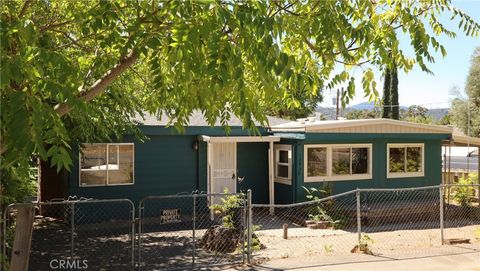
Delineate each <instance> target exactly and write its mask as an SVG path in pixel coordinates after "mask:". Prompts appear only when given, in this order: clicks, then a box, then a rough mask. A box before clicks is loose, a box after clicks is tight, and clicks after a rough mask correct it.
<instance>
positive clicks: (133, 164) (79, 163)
mask: <svg viewBox="0 0 480 271" xmlns="http://www.w3.org/2000/svg"><path fill="white" fill-rule="evenodd" d="M84 144H85V145H106V146H107V150H106V151H107V157H106V158H107V163H106V169H104V170H106V172H107V174H106V175H107V176H106V182H105V184H90V185H89V184H82V152H81V151H80V152H78V186H79V187H99V186H124V185H134V184H135V144H134V143H84ZM110 145H115V146H120V145H131V146H132V182H131V183H118V184H109V183H108V146H110ZM117 164H118V165H120V148H117ZM86 171H89V170H86ZM98 171H100V169H99V170H98Z"/></svg>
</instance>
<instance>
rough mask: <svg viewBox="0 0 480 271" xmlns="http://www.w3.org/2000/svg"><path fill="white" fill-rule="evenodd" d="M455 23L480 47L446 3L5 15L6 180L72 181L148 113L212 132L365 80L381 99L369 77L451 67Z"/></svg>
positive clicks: (48, 7) (107, 8)
mask: <svg viewBox="0 0 480 271" xmlns="http://www.w3.org/2000/svg"><path fill="white" fill-rule="evenodd" d="M446 11H448V12H450V13H451V14H452V16H453V18H457V19H460V21H461V26H464V27H465V28H464V32H466V34H467V35H471V36H478V33H479V29H480V25H479V24H478V23H476V22H474V21H473V20H472V19H471V18H470V17H469V16H468V15H467V14H465V13H464V12H462V11H460V10H458V9H456V8H455V7H453V6H452V5H451V4H450V2H449V1H446V0H445V1H443V0H442V1H438V0H435V1H434V0H430V1H421V2H409V3H405V2H403V1H394V2H384V1H360V0H356V1H346V0H342V1H336V2H334V1H313V0H312V1H293V2H289V1H287V2H281V1H268V2H267V1H251V2H248V1H247V2H245V1H239V2H236V1H215V2H203V1H198V2H197V1H195V2H185V3H183V2H179V1H155V0H153V1H148V2H147V1H132V2H124V1H120V0H112V1H47V0H39V1H32V0H25V1H20V0H16V1H6V2H3V3H2V10H1V30H0V35H1V40H2V43H1V54H0V55H1V59H0V60H1V61H0V62H1V80H0V88H1V97H0V98H1V137H0V139H1V141H0V152H1V155H2V164H1V167H2V168H11V167H15V168H18V169H19V172H27V171H28V168H29V167H28V164H29V161H30V160H31V157H32V156H38V157H40V158H41V159H42V160H45V161H47V160H50V161H51V163H52V164H53V165H54V166H57V167H58V168H59V169H60V168H63V167H67V168H68V167H69V166H70V165H71V163H72V160H71V157H70V154H71V149H72V148H74V147H78V145H79V144H80V143H81V142H86V141H99V140H101V139H103V138H112V137H118V136H121V135H122V134H124V133H126V132H135V131H136V130H135V126H134V125H132V123H131V119H132V117H133V116H135V115H137V114H142V112H143V111H147V112H150V113H166V114H167V115H168V116H170V117H171V119H172V120H173V122H172V125H174V126H175V127H177V128H178V129H181V127H182V125H184V124H186V121H187V119H188V117H189V115H190V114H191V113H192V111H193V110H195V109H200V110H201V111H202V112H203V113H204V115H205V117H206V118H207V119H208V121H209V122H210V123H211V124H213V123H214V122H215V120H216V119H220V120H221V122H222V123H224V124H226V123H227V121H228V118H229V117H230V115H231V114H235V115H237V116H239V117H240V118H241V120H242V121H243V123H244V125H245V127H246V128H250V129H254V120H257V121H259V122H260V123H263V124H266V121H267V119H266V117H265V113H266V112H268V110H271V108H272V107H273V108H275V107H277V106H278V104H281V105H282V106H283V105H286V107H287V108H289V109H293V108H297V107H299V101H298V97H302V95H295V93H296V92H302V93H304V94H305V95H306V96H310V95H311V96H315V95H318V93H319V91H320V90H323V89H326V90H328V89H334V88H335V87H336V86H337V85H339V84H342V83H345V84H348V87H347V95H345V96H344V99H345V101H344V102H348V100H349V99H351V98H352V97H353V95H354V94H355V83H354V71H355V69H351V68H352V67H359V66H361V67H362V70H363V74H362V85H363V90H364V92H365V95H366V96H368V97H369V98H370V99H372V100H373V99H376V97H377V96H378V93H377V90H376V83H375V81H374V74H373V71H372V69H371V67H367V66H366V65H367V64H368V65H374V66H377V67H384V66H388V65H392V62H393V59H395V61H396V63H397V65H398V68H399V69H403V70H404V71H409V70H411V69H412V68H413V66H414V65H418V66H420V67H421V68H422V69H423V70H424V71H427V72H428V71H429V69H428V67H427V64H426V63H427V62H433V61H434V58H433V55H432V54H433V52H434V51H435V52H441V53H442V55H445V54H446V52H445V49H444V47H443V46H442V45H440V44H439V43H438V41H437V39H436V36H437V35H438V36H439V35H442V34H443V35H447V36H449V37H455V33H454V32H452V31H450V30H448V29H445V28H444V27H443V25H442V24H441V22H439V21H438V17H439V15H440V14H443V13H444V12H446ZM424 22H427V23H424ZM427 28H430V29H432V30H433V33H435V35H430V34H428V33H429V32H428V31H427ZM396 30H399V31H403V32H406V33H408V35H409V37H410V38H411V45H412V47H413V49H414V55H413V56H407V55H405V54H404V53H403V52H402V51H401V50H400V49H399V41H398V37H397V33H396ZM338 65H340V67H341V69H337V68H336V67H339V66H338ZM25 175H28V174H25Z"/></svg>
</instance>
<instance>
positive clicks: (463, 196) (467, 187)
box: [452, 174, 478, 206]
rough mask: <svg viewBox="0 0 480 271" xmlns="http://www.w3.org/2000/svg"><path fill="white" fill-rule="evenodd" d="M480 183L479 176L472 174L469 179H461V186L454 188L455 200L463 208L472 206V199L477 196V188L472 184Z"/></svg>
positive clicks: (459, 182)
mask: <svg viewBox="0 0 480 271" xmlns="http://www.w3.org/2000/svg"><path fill="white" fill-rule="evenodd" d="M477 183H478V175H477V174H470V175H469V176H468V177H467V178H460V180H459V181H458V184H459V185H462V186H453V187H452V190H453V198H454V200H455V201H456V202H458V203H459V204H460V205H461V206H470V204H471V203H470V197H472V196H474V195H475V187H474V186H473V185H472V184H477Z"/></svg>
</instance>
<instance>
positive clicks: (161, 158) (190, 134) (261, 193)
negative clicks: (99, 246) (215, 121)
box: [69, 126, 268, 203]
mask: <svg viewBox="0 0 480 271" xmlns="http://www.w3.org/2000/svg"><path fill="white" fill-rule="evenodd" d="M140 129H141V130H142V132H144V133H145V134H146V135H147V136H148V139H147V140H146V141H145V142H134V143H135V158H134V159H135V165H134V167H135V169H134V175H135V177H134V184H132V185H123V186H96V187H79V184H78V183H79V182H78V178H79V168H78V166H79V165H78V160H77V161H74V167H73V168H72V170H71V173H70V182H69V194H70V195H72V196H77V197H86V198H96V199H109V198H128V199H131V200H133V201H135V202H138V201H139V200H140V199H142V198H143V197H145V196H152V195H172V194H179V193H191V192H192V191H195V190H198V191H203V192H205V191H207V190H208V189H207V144H206V143H205V142H199V144H198V145H199V148H198V150H197V151H196V150H194V149H193V143H194V141H196V140H197V137H198V135H211V136H225V135H226V134H225V130H224V129H223V128H221V127H213V128H210V127H189V128H187V129H186V131H185V133H183V134H181V135H179V134H178V133H176V132H175V130H173V129H170V128H164V127H152V126H141V127H140ZM260 132H261V133H262V134H264V135H266V131H265V130H264V129H261V130H260ZM248 134H249V131H248V130H243V129H242V128H241V127H232V130H231V132H230V134H229V135H230V136H239V135H248ZM122 142H133V139H132V138H130V137H126V138H125V139H124V140H123V141H122ZM75 157H77V158H78V155H75ZM237 168H238V175H239V176H244V177H245V179H244V182H243V183H242V184H239V185H238V189H239V190H245V191H246V190H247V189H252V191H253V200H254V202H262V203H266V202H268V143H238V146H237Z"/></svg>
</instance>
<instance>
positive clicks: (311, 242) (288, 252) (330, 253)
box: [254, 225, 480, 262]
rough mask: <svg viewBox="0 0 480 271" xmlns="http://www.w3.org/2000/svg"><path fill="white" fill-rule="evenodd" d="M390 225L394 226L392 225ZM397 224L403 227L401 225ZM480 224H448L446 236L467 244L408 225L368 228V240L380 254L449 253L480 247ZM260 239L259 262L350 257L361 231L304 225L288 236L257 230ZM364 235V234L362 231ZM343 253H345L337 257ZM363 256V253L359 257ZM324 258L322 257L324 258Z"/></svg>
mask: <svg viewBox="0 0 480 271" xmlns="http://www.w3.org/2000/svg"><path fill="white" fill-rule="evenodd" d="M390 228H395V226H394V225H391V227H390ZM397 228H400V229H401V228H402V227H400V226H398V227H397ZM479 229H480V225H473V226H463V227H457V228H447V229H445V231H444V238H445V239H450V238H463V239H469V241H470V243H468V244H458V245H455V246H452V245H443V246H442V245H441V241H440V240H441V235H440V229H438V228H432V229H407V230H392V231H381V232H368V228H367V229H366V231H367V233H366V234H367V235H368V237H370V239H371V241H370V242H366V243H367V245H368V247H369V249H370V250H371V252H372V253H373V254H374V255H375V256H378V257H386V258H395V259H400V258H408V257H412V256H415V257H418V256H422V255H423V256H429V255H432V253H433V254H438V253H441V254H444V253H445V254H448V253H451V252H458V251H459V249H460V250H465V251H480V235H479V233H476V231H480V230H479ZM256 234H257V235H258V237H259V239H260V242H261V243H262V244H263V245H265V246H266V248H265V249H262V250H260V251H256V252H255V254H254V255H255V259H256V260H257V261H259V262H265V261H271V260H276V259H295V260H298V259H299V258H301V257H308V256H314V255H316V256H320V257H325V259H326V260H327V259H330V260H333V259H334V258H337V260H340V261H347V262H348V261H350V260H352V259H350V258H352V257H353V258H354V259H357V258H358V257H356V256H354V255H352V253H351V252H350V251H351V250H352V249H353V248H354V246H355V245H356V244H357V243H358V234H357V233H356V232H349V231H344V230H332V229H309V228H305V227H297V228H291V229H289V230H288V239H286V240H285V239H283V229H267V230H260V231H257V232H256ZM362 236H363V235H362ZM339 255H343V257H340V258H338V257H335V256H339ZM360 258H361V257H360ZM322 259H323V258H322Z"/></svg>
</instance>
